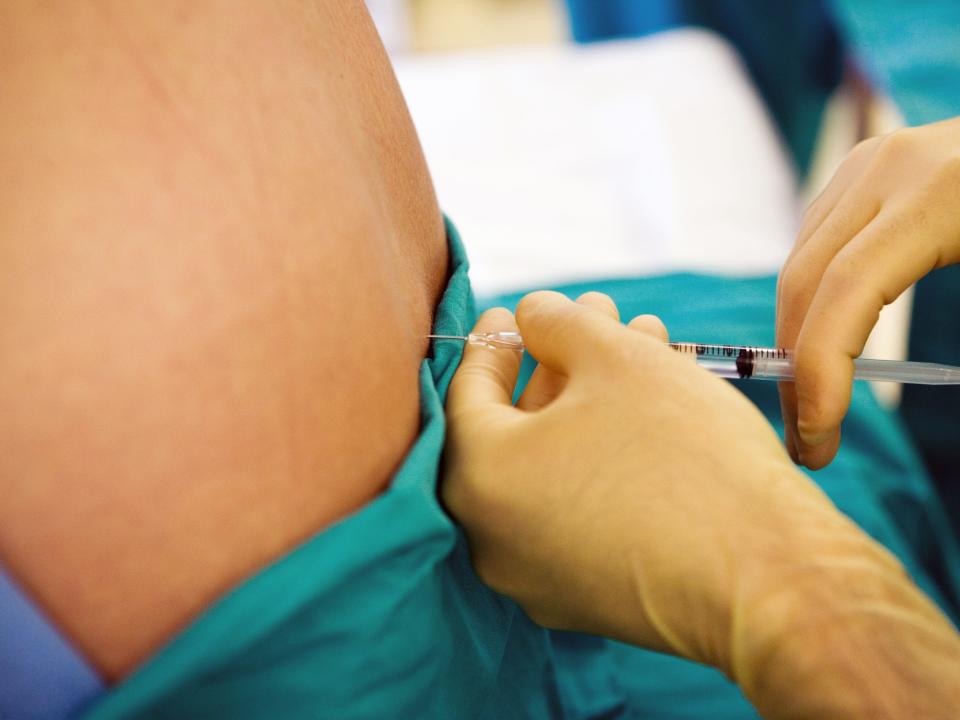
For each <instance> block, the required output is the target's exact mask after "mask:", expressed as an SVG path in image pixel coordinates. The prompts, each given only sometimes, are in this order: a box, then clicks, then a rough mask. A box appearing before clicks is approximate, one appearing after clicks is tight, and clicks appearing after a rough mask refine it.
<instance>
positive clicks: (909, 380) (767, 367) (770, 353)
mask: <svg viewBox="0 0 960 720" xmlns="http://www.w3.org/2000/svg"><path fill="white" fill-rule="evenodd" d="M427 337H429V338H432V339H434V340H454V341H459V342H465V343H468V344H470V345H480V346H485V347H488V348H492V349H503V350H523V349H524V345H523V338H522V337H521V336H520V333H517V332H490V333H470V334H469V335H428V336H427ZM667 344H668V345H669V346H670V347H671V348H673V349H674V350H676V351H677V352H679V353H683V354H685V355H689V356H690V357H692V358H693V359H694V360H695V361H696V363H697V365H700V366H701V367H703V368H704V369H706V370H709V371H710V372H712V373H713V374H715V375H719V376H720V377H725V378H734V379H743V380H745V379H748V378H749V379H753V380H778V381H788V382H789V381H791V380H793V377H794V370H793V352H792V351H791V350H785V349H783V348H765V347H754V346H750V345H710V344H705V343H690V342H671V343H667ZM853 367H854V371H853V379H854V380H871V381H874V382H896V383H905V384H918V385H957V384H960V368H958V367H953V366H950V365H938V364H935V363H926V362H911V361H907V360H874V359H871V358H857V359H855V360H854V361H853Z"/></svg>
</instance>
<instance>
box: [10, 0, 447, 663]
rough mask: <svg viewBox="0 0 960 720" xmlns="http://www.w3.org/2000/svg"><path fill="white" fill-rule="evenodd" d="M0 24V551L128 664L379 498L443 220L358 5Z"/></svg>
mask: <svg viewBox="0 0 960 720" xmlns="http://www.w3.org/2000/svg"><path fill="white" fill-rule="evenodd" d="M0 27H3V28H4V36H5V40H4V42H3V43H0V86H2V87H3V89H4V90H3V92H2V93H0V188H2V192H0V497H2V498H3V501H2V503H0V561H2V563H3V565H4V566H5V567H6V568H7V569H8V571H9V572H11V573H12V574H13V575H14V576H15V577H16V578H17V579H18V580H19V581H20V583H21V584H23V586H24V587H25V588H26V589H27V590H28V591H29V592H30V594H31V595H32V596H33V597H34V598H35V599H36V600H37V601H38V602H39V604H40V605H41V607H42V608H43V609H44V610H45V611H46V612H47V613H48V614H49V616H50V617H51V618H52V619H53V620H54V621H55V622H56V623H57V624H58V625H59V626H60V627H61V628H62V629H63V630H64V631H65V633H66V634H67V635H68V637H69V638H71V639H72V640H73V642H74V643H75V644H76V645H77V647H78V648H79V649H80V650H81V651H82V652H83V653H85V654H86V655H87V657H88V658H89V659H90V660H91V661H92V662H93V663H94V665H95V666H96V667H97V668H99V669H100V670H101V672H102V673H103V674H104V675H105V677H107V678H108V679H110V680H117V679H119V678H122V677H123V676H124V675H126V674H128V673H129V672H130V671H131V670H132V669H133V668H135V667H136V665H137V664H138V663H140V662H142V661H143V660H144V659H145V658H146V657H148V656H149V654H150V653H151V652H153V651H154V650H156V649H157V648H158V647H159V646H160V645H162V644H163V643H164V642H165V641H166V640H168V639H169V638H170V637H171V636H172V635H174V634H175V633H176V632H178V631H179V630H180V629H182V628H183V627H184V626H185V625H186V624H188V623H189V622H190V620H191V619H192V618H194V617H195V616H196V615H197V614H198V613H199V612H200V611H201V610H203V609H204V608H205V607H207V606H208V605H209V604H210V603H211V602H212V601H214V600H215V599H216V598H217V597H218V596H220V595H221V594H223V593H224V592H225V591H227V590H228V589H230V588H231V587H232V586H234V585H236V584H237V583H238V582H240V581H242V580H243V579H244V578H245V577H247V576H249V575H250V574H251V573H253V572H255V571H256V570H257V569H259V568H261V567H263V566H265V565H266V564H269V563H270V562H271V561H273V560H275V559H276V558H278V557H279V556H281V555H282V554H283V553H284V552H286V551H288V550H289V549H291V548H292V547H294V546H295V545H297V544H298V543H300V542H302V541H303V540H305V539H307V538H308V537H310V536H311V535H312V534H314V533H316V532H318V531H321V530H322V529H323V528H325V527H326V526H328V525H329V524H331V523H332V522H334V521H336V520H337V519H338V518H341V517H343V516H345V515H346V514H348V513H350V512H351V511H353V510H355V509H357V508H359V507H360V506H362V505H363V504H364V503H365V502H367V501H369V500H370V499H371V498H373V497H375V496H376V494H377V493H379V492H381V491H382V490H383V488H384V487H385V486H386V484H387V482H388V481H389V478H390V476H391V474H392V473H393V472H394V470H395V469H396V468H397V465H398V463H399V462H400V460H401V459H402V457H403V456H404V454H405V453H406V451H407V450H408V449H409V447H410V445H411V443H412V442H413V440H414V438H415V437H416V434H417V431H418V424H419V418H418V407H419V400H418V386H417V373H418V367H419V364H420V362H421V361H422V358H423V356H424V353H425V352H426V341H425V340H424V338H423V336H424V334H425V333H427V332H428V331H429V327H430V323H431V316H432V310H433V307H434V306H435V304H436V302H437V301H438V298H439V293H440V291H441V289H442V286H443V283H444V278H445V274H446V263H447V256H446V246H445V241H444V236H443V226H442V220H441V217H440V213H439V211H438V208H437V205H436V200H435V198H434V194H433V190H432V187H431V184H430V179H429V176H428V173H427V170H426V167H425V165H424V161H423V157H422V154H421V151H420V148H419V145H418V143H417V139H416V136H415V133H414V131H413V128H412V125H411V123H410V120H409V117H408V115H407V111H406V108H405V106H404V103H403V100H402V97H401V95H400V92H399V89H398V88H397V86H396V82H395V80H394V77H393V74H392V71H391V69H390V66H389V63H388V60H387V58H386V56H385V54H384V53H383V51H382V49H381V47H380V44H379V41H378V40H377V38H376V33H375V31H374V29H373V27H372V25H371V23H370V21H369V18H368V16H367V14H366V10H365V9H364V6H363V3H362V2H361V1H360V0H351V1H349V2H344V1H343V0H312V1H310V2H308V1H306V0H283V1H281V0H262V1H259V2H248V3H235V2H232V1H231V0H204V1H202V2H197V1H196V0H175V1H173V0H171V1H170V2H164V3H154V2H147V1H146V0H137V1H135V2H130V1H129V0H81V1H78V2H73V3H66V4H44V3H32V2H13V3H5V4H3V6H2V7H0Z"/></svg>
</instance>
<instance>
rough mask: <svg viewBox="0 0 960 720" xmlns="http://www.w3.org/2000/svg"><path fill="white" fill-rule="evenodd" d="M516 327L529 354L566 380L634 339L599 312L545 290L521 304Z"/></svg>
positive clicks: (615, 322) (532, 295)
mask: <svg viewBox="0 0 960 720" xmlns="http://www.w3.org/2000/svg"><path fill="white" fill-rule="evenodd" d="M517 324H518V325H519V326H520V332H521V334H522V335H523V343H524V345H525V346H526V348H527V350H529V351H530V354H531V355H533V356H534V357H535V358H536V359H537V360H538V361H539V362H541V363H543V364H544V365H545V366H547V367H549V368H550V369H551V370H555V371H558V372H561V373H563V374H565V375H567V376H570V375H571V374H572V373H573V372H574V371H576V370H577V369H582V368H586V367H589V366H592V365H595V364H596V363H597V360H598V358H604V357H608V356H609V355H610V352H611V351H613V350H614V349H615V348H616V347H618V345H619V344H620V343H622V342H623V337H624V336H625V335H631V334H630V333H628V332H627V330H626V328H624V327H623V326H622V325H621V324H620V323H619V322H618V321H617V320H614V319H613V318H611V317H609V316H608V315H606V314H605V313H603V312H601V311H600V310H597V309H595V308H591V307H588V306H586V305H581V304H578V303H575V302H573V300H570V299H569V298H567V297H566V296H565V295H561V294H560V293H557V292H551V291H546V290H542V291H540V292H535V293H530V294H529V295H527V296H526V297H524V298H523V299H522V300H521V301H520V303H519V304H518V305H517ZM618 339H619V343H618Z"/></svg>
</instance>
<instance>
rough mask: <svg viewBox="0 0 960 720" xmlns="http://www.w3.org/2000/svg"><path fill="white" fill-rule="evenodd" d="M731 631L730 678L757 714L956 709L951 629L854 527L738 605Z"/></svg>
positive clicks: (957, 645)
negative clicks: (755, 707)
mask: <svg viewBox="0 0 960 720" xmlns="http://www.w3.org/2000/svg"><path fill="white" fill-rule="evenodd" d="M804 557H806V558H808V560H806V561H805V560H804ZM731 628H732V631H731V646H730V647H731V650H730V659H731V663H730V672H729V674H730V676H731V677H732V678H733V679H734V680H735V681H736V682H737V683H738V684H739V685H740V687H741V689H742V690H743V692H744V694H745V695H746V696H747V697H748V698H749V699H750V700H751V701H752V702H753V703H754V704H755V705H756V706H757V708H758V710H759V711H760V712H761V714H763V715H764V716H765V717H775V718H788V717H789V718H808V717H809V718H814V717H857V718H859V717H864V718H866V717H871V718H873V717H921V716H922V717H941V715H940V714H938V713H939V712H940V711H944V712H945V713H949V712H953V710H952V708H955V707H956V706H957V705H956V704H957V703H958V702H960V639H958V637H957V634H956V631H955V629H954V628H953V627H952V625H951V624H950V622H949V621H948V620H947V619H946V618H945V617H944V616H943V615H942V614H941V613H940V611H939V610H938V609H937V608H936V606H935V605H933V603H932V602H931V601H930V600H929V599H928V598H927V597H926V596H924V595H923V593H921V592H920V590H919V589H918V588H917V587H916V586H915V585H914V584H913V583H912V582H911V581H910V579H909V578H908V577H907V575H906V573H905V572H904V570H903V568H902V567H901V566H900V564H899V562H897V560H896V559H895V558H894V557H893V556H892V555H891V554H890V553H889V552H887V551H886V550H885V549H883V548H882V547H880V546H879V545H877V544H876V543H875V542H874V541H873V540H871V539H870V538H868V537H867V536H866V535H865V534H863V533H862V532H860V531H859V530H857V529H855V528H852V533H851V534H848V535H847V536H846V537H843V538H840V539H839V540H838V539H834V540H833V541H831V542H829V543H827V544H826V545H824V544H823V543H818V544H817V545H816V546H814V547H812V548H809V547H808V549H807V552H806V555H805V556H804V555H801V556H798V560H797V561H795V562H793V563H791V564H790V566H788V567H785V568H783V569H782V570H781V571H780V572H778V573H777V574H776V577H773V576H772V577H771V578H770V583H769V584H767V585H765V586H762V587H757V588H754V591H753V592H752V593H751V594H750V595H748V596H744V597H742V598H740V602H739V603H738V604H737V606H736V610H735V613H734V615H733V618H732V621H731ZM942 716H943V717H949V714H944V715H942Z"/></svg>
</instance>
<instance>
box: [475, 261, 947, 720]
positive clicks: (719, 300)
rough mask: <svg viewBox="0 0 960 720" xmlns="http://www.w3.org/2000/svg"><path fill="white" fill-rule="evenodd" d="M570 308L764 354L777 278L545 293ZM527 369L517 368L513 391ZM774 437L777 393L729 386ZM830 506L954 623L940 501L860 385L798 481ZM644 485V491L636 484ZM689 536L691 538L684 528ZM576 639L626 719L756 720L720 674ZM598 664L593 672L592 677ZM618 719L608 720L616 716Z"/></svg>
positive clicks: (569, 663)
mask: <svg viewBox="0 0 960 720" xmlns="http://www.w3.org/2000/svg"><path fill="white" fill-rule="evenodd" d="M553 289H555V290H559V291H560V292H563V293H564V294H566V295H568V296H569V297H571V298H575V297H577V296H579V295H580V294H582V293H584V292H587V291H590V290H598V291H600V292H604V293H607V294H608V295H610V296H611V297H612V298H613V299H614V300H615V301H616V303H617V305H618V307H619V308H620V313H621V317H622V318H623V319H624V320H629V319H630V318H632V317H634V316H636V315H641V314H644V313H653V314H656V315H659V316H660V317H661V319H663V321H664V322H665V323H666V325H667V328H668V329H669V331H670V335H671V338H672V339H675V340H680V341H692V342H703V343H733V344H744V345H762V346H771V345H772V344H773V328H774V317H775V313H774V299H775V294H776V278H775V277H773V276H770V277H757V278H740V279H731V278H721V277H710V276H704V275H690V274H673V275H664V276H660V277H652V278H645V279H623V280H606V281H601V282H593V283H577V284H571V285H564V286H560V287H556V288H553ZM521 296H522V294H521V293H515V294H508V295H504V296H500V297H491V298H482V299H481V301H480V305H481V307H484V308H485V307H493V306H501V305H502V306H505V307H508V308H514V307H515V306H516V303H517V302H518V301H519V299H520V297H521ZM534 367H535V363H534V362H533V360H532V359H531V358H529V357H527V358H525V360H524V366H523V370H522V373H521V374H522V378H521V382H525V381H526V379H528V378H529V374H530V373H531V372H532V371H533V368H534ZM734 385H735V386H737V387H738V388H739V389H740V390H741V391H743V392H744V393H745V394H746V395H747V397H749V398H750V399H751V400H752V401H753V402H754V403H755V404H756V405H757V406H758V407H759V408H760V409H761V410H762V411H763V413H764V414H765V415H766V417H767V419H768V420H770V421H771V423H772V424H773V425H774V427H775V428H776V430H777V432H778V433H779V434H780V435H781V437H782V435H783V424H782V422H781V420H780V408H779V400H778V397H777V390H776V384H775V383H772V382H765V381H762V380H743V381H736V382H734ZM808 474H809V476H810V477H811V478H812V479H813V480H814V481H815V482H817V483H818V484H819V485H820V486H821V487H822V488H823V489H824V491H825V492H826V493H827V494H828V495H829V496H830V498H831V499H832V500H833V502H834V503H835V504H836V505H837V507H838V508H839V509H840V510H841V511H842V512H844V513H846V514H847V515H848V516H849V517H851V518H852V519H853V520H855V521H856V522H857V523H858V524H859V525H860V526H861V527H863V528H864V529H865V530H866V531H867V532H868V533H869V534H870V535H871V536H872V537H874V538H875V539H876V540H878V541H879V542H881V543H883V544H884V545H886V546H887V547H888V548H890V550H891V551H893V552H894V554H896V555H897V557H898V558H899V559H900V560H901V562H903V564H904V566H905V567H906V568H907V571H908V572H909V573H910V575H911V577H912V578H913V579H914V581H915V582H917V584H918V585H919V586H920V587H921V588H922V589H923V590H924V591H925V592H926V593H927V594H928V595H929V596H930V597H932V598H933V599H934V600H935V601H936V602H937V603H938V604H939V605H940V607H941V608H943V609H944V611H945V612H946V613H947V614H948V615H949V616H950V618H951V619H952V620H953V622H954V623H955V624H956V623H957V621H958V617H960V614H958V609H960V605H958V599H960V549H958V544H957V539H956V537H955V535H954V532H953V530H952V529H951V526H950V523H949V521H948V519H947V516H946V514H945V512H944V510H943V505H942V503H941V501H940V498H939V496H938V494H937V492H936V490H935V488H934V487H933V486H932V484H931V482H930V480H929V477H928V475H927V474H926V472H925V470H924V467H923V463H922V462H921V460H920V458H919V456H918V454H917V452H916V451H915V449H914V447H913V445H912V443H911V441H910V439H909V437H908V435H907V433H906V432H905V431H904V429H903V427H902V424H901V422H900V420H899V418H898V417H897V416H896V415H895V414H894V413H891V412H889V411H887V410H886V409H884V408H883V407H881V406H880V405H879V404H878V402H877V400H876V398H875V397H874V395H873V394H872V392H871V391H870V388H869V386H867V385H866V384H864V383H857V385H856V387H855V389H854V393H853V400H852V403H851V408H850V413H849V415H848V417H847V419H846V420H845V421H844V424H843V443H842V446H841V448H840V452H839V453H838V455H837V458H836V460H834V462H833V463H832V464H831V465H829V466H828V467H827V468H825V469H823V470H820V471H818V472H814V473H808ZM640 481H642V480H640ZM691 531H693V529H691ZM558 637H559V636H558V634H556V633H553V634H552V641H553V643H554V645H555V648H554V649H555V660H556V663H557V668H558V670H557V672H558V675H559V677H560V678H561V680H562V684H563V685H564V687H574V688H577V687H581V686H582V685H583V684H584V682H585V681H584V680H583V678H582V675H581V668H582V663H583V658H582V657H581V656H580V654H579V653H578V651H576V650H574V651H572V652H571V651H570V650H569V646H570V645H571V642H572V641H571V637H576V636H572V634H569V633H567V634H564V635H563V636H562V641H561V643H562V644H561V645H560V646H559V647H558V645H557V638H558ZM595 641H596V640H595V639H592V638H591V639H589V640H584V642H586V643H588V644H587V645H586V647H588V648H589V649H590V651H591V652H592V654H593V655H594V662H598V663H599V662H600V661H599V660H597V659H596V658H597V656H598V655H602V656H603V660H602V663H601V664H602V665H605V666H606V667H607V668H608V669H610V668H612V670H613V673H614V676H615V678H616V682H617V683H618V687H619V688H620V690H621V691H622V692H623V696H624V699H625V702H626V708H628V710H627V714H626V715H624V717H630V718H633V717H637V718H663V719H667V720H674V719H676V720H680V719H681V718H682V719H684V720H686V719H688V718H689V719H690V720H693V719H694V718H705V717H709V718H730V719H731V720H732V719H733V718H754V717H757V716H756V714H755V713H754V711H753V709H752V708H751V707H750V706H749V704H747V702H746V701H745V700H744V699H743V697H742V695H741V694H740V692H739V691H738V690H737V688H736V687H735V686H733V685H732V684H731V683H730V682H729V681H727V680H726V678H725V677H723V676H722V675H721V674H720V673H718V672H717V671H715V670H712V669H710V668H706V667H703V666H700V665H696V664H694V663H689V662H686V661H683V660H680V659H677V658H672V657H667V656H663V655H659V654H656V653H651V652H647V651H643V650H639V649H637V648H633V647H629V646H626V645H622V644H619V643H613V642H609V641H599V642H600V643H602V645H603V649H602V651H601V650H598V649H597V648H596V647H595V646H592V645H590V644H589V642H595ZM600 666H601V665H597V664H595V665H593V667H594V669H598V668H599V667H600ZM588 697H589V694H588V693H586V692H583V691H580V692H579V693H577V694H576V695H575V696H573V697H571V696H569V694H568V696H566V699H567V708H568V710H572V711H575V712H582V713H583V714H580V715H574V716H575V717H586V718H599V717H606V716H604V715H591V714H589V712H586V710H585V708H589V705H588V704H587V703H586V698H588ZM614 717H617V716H614Z"/></svg>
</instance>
